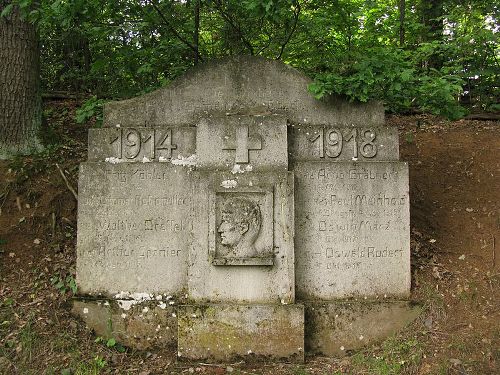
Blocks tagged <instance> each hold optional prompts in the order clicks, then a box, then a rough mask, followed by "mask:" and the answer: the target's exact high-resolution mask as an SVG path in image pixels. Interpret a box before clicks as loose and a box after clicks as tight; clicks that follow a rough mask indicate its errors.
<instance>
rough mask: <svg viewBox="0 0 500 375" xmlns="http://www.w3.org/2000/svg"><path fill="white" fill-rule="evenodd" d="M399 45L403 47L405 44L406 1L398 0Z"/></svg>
mask: <svg viewBox="0 0 500 375" xmlns="http://www.w3.org/2000/svg"><path fill="white" fill-rule="evenodd" d="M398 7H399V46H400V47H403V46H404V45H405V13H406V1H405V0H399V5H398Z"/></svg>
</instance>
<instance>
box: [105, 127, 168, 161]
mask: <svg viewBox="0 0 500 375" xmlns="http://www.w3.org/2000/svg"><path fill="white" fill-rule="evenodd" d="M108 144H109V146H110V150H111V151H112V153H113V154H112V155H108V157H115V158H118V159H127V160H135V159H137V158H139V159H141V158H147V159H149V160H160V161H164V160H169V159H171V158H172V150H175V149H177V145H176V144H174V143H173V141H172V129H169V128H167V129H135V128H127V129H118V133H117V134H113V135H111V136H110V137H109V139H108Z"/></svg>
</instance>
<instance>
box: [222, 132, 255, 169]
mask: <svg viewBox="0 0 500 375" xmlns="http://www.w3.org/2000/svg"><path fill="white" fill-rule="evenodd" d="M222 149H223V150H236V158H235V163H249V160H250V159H249V152H250V150H262V139H261V137H260V135H258V134H256V135H252V136H249V134H248V125H242V124H239V125H238V127H237V128H236V137H235V139H225V140H224V146H223V147H222Z"/></svg>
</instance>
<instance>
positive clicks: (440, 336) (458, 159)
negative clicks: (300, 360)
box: [0, 101, 500, 375]
mask: <svg viewBox="0 0 500 375" xmlns="http://www.w3.org/2000/svg"><path fill="white" fill-rule="evenodd" d="M76 106H77V103H76V102H74V101H54V102H47V103H45V111H44V113H45V117H46V120H47V121H46V124H45V129H44V134H45V138H46V139H45V140H44V141H45V143H46V144H52V146H49V147H47V149H46V150H45V151H44V152H43V153H42V154H40V155H37V156H32V157H24V158H18V159H15V160H13V161H10V162H7V161H0V374H107V373H113V374H140V375H152V374H169V373H174V374H177V373H204V374H224V373H235V374H238V373H241V374H296V375H299V374H300V375H305V374H344V373H349V374H399V373H401V374H498V373H500V250H499V248H500V244H499V243H498V242H499V241H500V237H499V235H500V210H499V209H500V207H499V197H500V178H499V176H498V174H499V160H500V158H499V155H500V153H499V151H500V128H499V126H500V123H499V122H495V121H473V120H460V121H455V122H450V121H446V120H442V119H439V118H436V117H432V116H427V115H418V116H388V117H387V119H386V121H387V123H388V124H392V125H395V126H398V128H399V132H400V151H401V160H403V161H408V162H409V164H410V197H411V236H412V241H411V252H412V300H414V301H416V302H417V303H420V304H422V305H423V307H424V309H423V313H422V314H421V316H420V317H419V318H418V319H417V320H416V321H415V322H414V323H412V324H411V325H410V326H409V327H407V328H406V329H405V330H403V331H402V332H400V333H399V334H398V335H396V336H395V337H392V338H389V339H388V340H386V341H385V342H383V343H380V345H378V346H375V347H370V348H367V349H366V350H364V351H361V352H358V353H348V355H347V356H345V357H343V358H327V357H306V362H305V364H303V365H297V364H286V363H281V364H277V363H264V364H260V365H256V364H246V363H244V362H237V363H233V364H230V365H227V364H226V365H208V364H202V363H200V364H191V365H186V364H178V363H176V351H175V348H165V349H163V350H158V351H135V350H132V349H129V348H124V347H122V346H121V345H119V344H117V343H113V342H109V341H106V340H103V339H101V338H99V337H97V336H96V335H94V334H93V332H91V331H90V330H89V329H88V328H86V326H85V324H84V323H83V322H82V321H80V320H78V319H77V318H75V317H73V316H72V315H71V314H70V310H71V298H72V293H73V290H72V289H74V287H75V285H74V274H75V253H76V251H75V244H76V226H77V222H76V206H77V202H76V199H75V196H74V194H73V192H72V191H71V190H72V189H75V190H76V187H77V175H78V164H79V163H80V162H81V161H84V160H85V159H86V142H87V141H86V139H87V129H88V127H89V126H91V125H92V124H87V125H79V124H76V123H75V122H74V120H73V119H74V110H75V108H76ZM63 176H64V177H63ZM284 334H286V333H284Z"/></svg>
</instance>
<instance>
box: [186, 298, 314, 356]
mask: <svg viewBox="0 0 500 375" xmlns="http://www.w3.org/2000/svg"><path fill="white" fill-rule="evenodd" d="M178 322H179V327H178V332H179V336H178V340H179V342H178V356H179V359H180V360H188V361H201V360H203V361H210V362H212V361H213V362H227V361H231V360H234V359H235V358H246V359H247V360H249V361H251V360H262V359H269V358H274V359H278V360H286V361H298V362H302V361H303V360H304V307H303V306H302V305H297V304H295V305H255V304H252V305H249V304H245V305H235V304H211V305H188V306H180V307H179V320H178Z"/></svg>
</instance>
